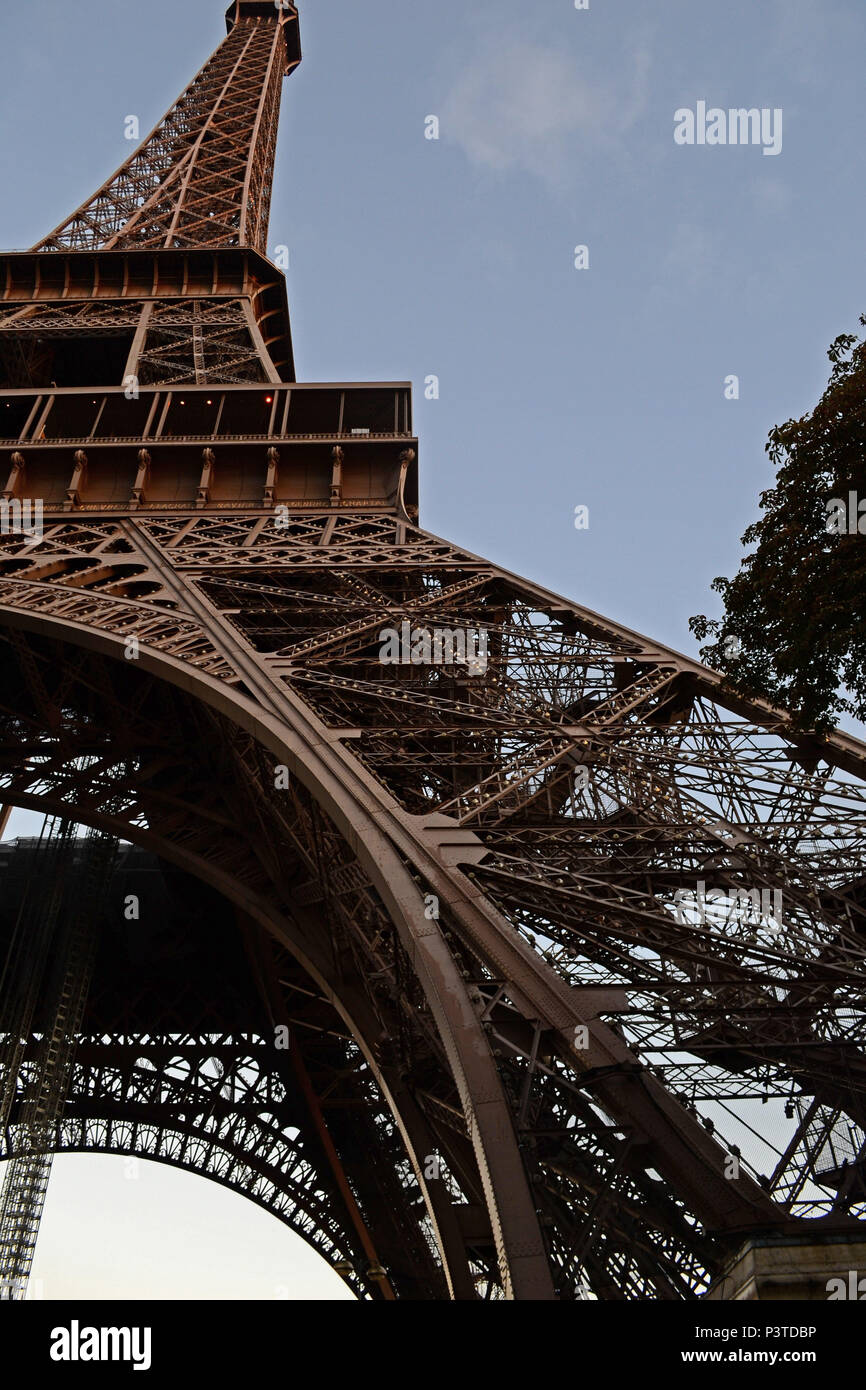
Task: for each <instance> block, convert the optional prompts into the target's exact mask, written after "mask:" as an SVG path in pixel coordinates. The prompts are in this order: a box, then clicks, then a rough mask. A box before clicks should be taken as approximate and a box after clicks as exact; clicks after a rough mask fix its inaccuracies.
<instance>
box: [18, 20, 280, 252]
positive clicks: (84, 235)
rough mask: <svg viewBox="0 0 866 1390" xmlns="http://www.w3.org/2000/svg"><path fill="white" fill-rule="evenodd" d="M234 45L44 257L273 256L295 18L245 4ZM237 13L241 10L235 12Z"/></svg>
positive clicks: (48, 243) (46, 247) (46, 243)
mask: <svg viewBox="0 0 866 1390" xmlns="http://www.w3.org/2000/svg"><path fill="white" fill-rule="evenodd" d="M239 8H240V10H241V14H240V17H239V18H238V19H237V22H235V21H234V19H232V21H231V28H230V32H229V35H228V38H227V39H225V40H224V42H223V43H222V44H221V45H220V46H219V48H218V49H217V50H216V52H215V53H214V54H213V55H212V56H211V58H210V59H209V60H208V61H207V63H205V65H204V67H203V68H202V69H201V72H199V73H198V75H197V76H196V77H195V79H194V80H193V82H192V83H191V84H190V86H189V87H187V89H186V91H185V92H184V93H183V95H182V96H181V97H180V98H179V99H178V101H177V102H176V103H175V104H174V106H173V107H172V108H171V110H170V111H168V112H167V113H166V115H165V116H164V117H163V118H162V120H161V121H160V122H159V124H158V125H157V126H156V128H155V129H154V130H153V131H152V132H151V134H150V135H149V136H147V138H146V139H145V141H144V142H143V144H142V145H141V146H140V147H139V148H138V149H137V150H136V151H135V153H134V154H132V155H131V156H130V158H129V159H128V160H127V161H126V163H125V164H123V165H122V166H121V167H120V168H119V169H118V170H117V172H116V173H115V174H113V175H112V176H111V178H110V179H109V180H108V181H107V183H105V184H103V186H102V188H100V189H99V190H98V192H96V193H95V194H94V195H93V197H92V198H89V199H88V201H87V202H86V203H83V204H82V206H81V207H80V208H79V209H78V210H77V211H76V212H74V213H73V214H72V216H71V217H70V218H68V219H67V220H66V221H65V222H63V223H61V224H60V226H59V227H57V228H56V229H55V230H54V231H53V232H52V233H51V234H50V236H47V237H45V239H44V240H43V241H41V242H39V244H38V245H37V247H36V248H35V249H36V250H37V251H60V250H64V249H67V250H72V251H91V250H95V249H97V248H99V249H102V250H121V249H131V248H145V247H146V248H152V249H171V248H173V247H207V246H251V247H253V248H254V249H255V250H257V251H259V252H260V253H261V254H262V255H264V254H265V251H266V239H267V225H268V215H269V211H270V200H271V186H272V179H273V165H274V153H275V150H276V141H277V127H278V122H279V107H280V91H281V86H282V80H283V78H284V76H285V75H286V73H287V72H290V71H292V69H293V68H294V67H295V66H297V63H298V61H299V56H300V55H299V53H298V52H296V45H297V39H296V36H295V31H296V29H297V11H296V10H295V9H294V7H293V6H291V5H286V6H283V7H279V8H278V7H276V6H273V5H272V6H270V13H269V14H268V15H267V16H263V15H262V14H261V9H262V7H261V6H249V5H245V4H242V5H241V6H240V7H239ZM232 9H233V10H234V6H232Z"/></svg>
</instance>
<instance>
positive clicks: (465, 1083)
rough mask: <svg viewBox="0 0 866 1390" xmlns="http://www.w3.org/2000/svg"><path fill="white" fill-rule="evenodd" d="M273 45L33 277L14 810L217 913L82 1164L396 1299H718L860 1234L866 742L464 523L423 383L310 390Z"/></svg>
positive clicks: (288, 46)
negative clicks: (83, 839) (562, 590)
mask: <svg viewBox="0 0 866 1390" xmlns="http://www.w3.org/2000/svg"><path fill="white" fill-rule="evenodd" d="M228 23H229V34H228V38H227V40H226V42H225V43H224V44H223V46H222V48H221V49H220V50H218V52H217V54H216V55H215V56H214V58H213V59H211V61H210V63H209V64H208V65H207V66H206V67H205V68H204V69H203V70H202V73H201V74H200V75H199V77H198V78H197V79H196V82H195V83H194V84H193V86H192V87H191V88H190V89H188V91H187V93H186V94H185V96H184V97H183V98H182V99H181V103H180V104H179V106H178V108H176V109H175V110H174V111H173V112H172V113H170V114H169V116H168V117H166V119H165V121H163V122H162V123H161V125H160V126H159V127H158V128H157V132H155V134H154V136H152V137H151V138H150V140H148V141H147V142H146V143H145V145H144V146H143V147H142V150H141V151H140V152H139V153H138V154H136V155H135V156H133V159H132V160H130V161H129V163H128V164H127V165H126V166H125V168H124V169H123V170H122V171H121V172H120V174H119V175H116V176H115V178H114V179H113V180H112V181H111V182H110V183H109V184H107V185H106V186H105V188H104V189H103V190H101V191H100V193H99V194H97V195H96V197H95V198H94V199H93V200H91V202H90V203H89V204H86V205H85V207H84V208H83V209H81V210H80V211H79V212H78V213H77V214H75V215H74V217H73V218H72V219H70V221H69V222H67V223H65V224H63V226H62V227H61V228H60V229H59V230H58V232H56V233H54V234H53V235H52V236H51V237H49V238H48V239H47V240H46V241H45V242H44V243H42V245H41V246H40V247H39V248H37V249H36V250H35V251H34V252H32V253H28V254H25V255H7V256H4V257H2V258H0V287H4V288H3V289H2V293H0V300H2V304H0V343H2V349H0V363H2V367H3V371H4V372H5V385H4V386H3V387H2V394H0V420H2V422H3V423H2V424H0V430H2V435H3V437H2V439H0V450H2V451H3V452H4V453H5V456H6V459H7V462H8V481H7V485H6V489H5V492H4V493H3V498H4V500H5V506H6V510H7V512H8V513H9V514H10V515H12V516H13V517H14V518H17V519H19V520H20V519H21V517H23V516H24V515H25V509H26V505H27V503H28V501H30V500H32V499H40V500H41V501H42V502H43V503H44V512H45V516H44V533H43V534H42V535H41V536H34V535H33V534H28V533H27V530H26V527H25V526H24V524H23V522H22V524H21V525H20V526H19V528H18V533H16V532H15V531H14V529H11V528H7V530H8V534H5V535H3V536H2V538H0V539H2V551H0V623H2V630H0V640H2V652H3V659H2V662H0V786H2V796H3V799H4V800H5V801H6V802H7V803H9V804H11V805H16V806H22V807H27V808H31V809H35V810H40V811H45V812H47V813H50V814H53V815H57V816H62V817H66V818H67V819H73V820H75V821H76V822H79V823H81V824H84V825H87V826H91V827H95V828H96V829H98V830H101V831H103V832H106V833H108V834H110V835H113V836H115V837H116V838H117V839H119V840H122V841H126V842H130V843H131V844H133V845H136V846H138V847H139V850H141V851H146V852H147V853H148V854H149V855H151V856H154V857H155V858H154V863H156V864H158V865H160V866H162V867H161V868H160V873H161V874H162V875H163V878H164V882H165V884H166V885H167V888H166V891H167V892H168V896H169V901H170V902H173V903H175V906H176V905H177V904H178V903H180V902H183V901H188V900H189V896H190V895H189V892H188V891H186V890H185V896H184V893H183V892H182V891H181V888H180V887H179V885H180V884H181V883H183V884H186V885H187V889H188V885H189V884H190V882H194V883H195V884H196V885H197V892H198V894H199V896H200V897H201V898H202V901H203V902H204V903H205V905H206V921H205V925H204V926H202V927H201V930H200V936H199V939H198V944H196V943H195V941H194V940H193V936H194V933H193V929H192V927H189V926H187V927H185V928H184V927H181V926H179V927H178V928H177V931H176V934H175V941H174V948H173V951H172V952H171V953H169V957H168V959H169V961H170V967H169V966H166V968H165V970H164V971H163V976H164V978H163V979H162V981H161V984H160V988H159V989H157V988H156V987H155V986H154V988H153V989H151V990H150V993H149V994H147V995H146V998H145V999H144V1000H143V1002H142V1000H140V997H139V992H138V991H137V990H136V988H135V987H134V985H133V982H132V981H129V980H127V981H126V983H123V981H122V980H121V982H120V983H117V985H116V988H115V989H114V993H113V994H111V991H109V995H110V999H111V1006H110V1007H108V1008H106V1007H105V997H106V996H105V992H104V991H102V992H100V991H99V990H97V991H96V994H95V996H94V997H93V998H92V999H91V1003H90V1004H89V1005H88V1014H87V1015H86V1016H85V1019H84V1023H83V1025H82V1037H81V1039H80V1044H79V1050H78V1052H77V1054H76V1056H77V1062H76V1080H75V1083H74V1084H73V1087H72V1090H71V1092H70V1096H69V1100H68V1103H67V1108H66V1111H65V1114H64V1117H63V1119H62V1121H61V1122H59V1124H58V1127H57V1133H56V1143H57V1146H58V1147H67V1148H76V1149H86V1150H90V1151H111V1152H124V1153H139V1154H143V1155H146V1156H149V1157H154V1158H157V1159H161V1160H162V1161H165V1162H172V1163H178V1164H182V1165H185V1166H187V1167H189V1168H191V1169H193V1170H194V1171H198V1172H202V1173H205V1174H207V1175H209V1176H212V1177H215V1178H216V1179H217V1180H219V1181H223V1182H227V1183H229V1185H234V1186H236V1187H237V1188H238V1189H239V1190H241V1191H244V1192H246V1193H247V1194H248V1195H249V1196H251V1197H252V1198H253V1199H254V1200H256V1201H259V1202H261V1203H263V1204H264V1205H265V1206H267V1207H268V1209H270V1210H272V1211H273V1212H274V1213H275V1214H276V1215H278V1216H280V1217H282V1219H284V1220H286V1221H288V1222H290V1223H291V1224H293V1225H294V1226H295V1228H296V1229H298V1230H300V1231H301V1233H302V1234H303V1235H305V1236H306V1238H307V1239H309V1240H311V1241H312V1242H313V1243H314V1244H315V1245H316V1246H317V1248H319V1249H320V1250H321V1251H322V1253H323V1254H324V1255H325V1256H326V1257H327V1258H329V1259H331V1261H332V1263H334V1265H335V1266H336V1267H337V1268H338V1269H339V1270H340V1271H341V1273H343V1274H344V1277H346V1278H347V1280H349V1282H350V1283H351V1284H352V1286H353V1287H354V1288H355V1289H356V1291H357V1292H359V1293H363V1294H364V1295H366V1296H371V1297H398V1298H399V1297H415V1298H437V1297H456V1298H465V1299H468V1298H475V1297H479V1296H481V1297H488V1298H495V1297H501V1296H506V1297H513V1298H536V1299H537V1298H540V1299H545V1298H553V1297H560V1298H563V1299H570V1298H576V1297H584V1296H586V1291H587V1290H591V1291H592V1294H594V1295H595V1296H596V1297H598V1298H603V1299H631V1298H646V1297H652V1298H664V1299H680V1298H689V1297H696V1296H700V1295H701V1294H702V1293H704V1292H705V1291H706V1289H707V1288H708V1286H709V1284H710V1282H711V1281H712V1280H713V1279H714V1277H716V1276H717V1275H718V1274H719V1272H720V1271H721V1270H722V1269H723V1267H724V1266H725V1264H726V1262H727V1261H728V1260H729V1258H730V1257H731V1255H732V1254H733V1253H734V1252H735V1251H736V1250H737V1248H738V1247H739V1246H740V1244H741V1243H742V1242H743V1241H744V1240H745V1239H746V1238H748V1237H753V1236H765V1237H773V1236H780V1237H786V1236H789V1235H792V1234H798V1233H802V1234H806V1235H809V1234H812V1235H814V1234H815V1233H816V1232H821V1233H826V1232H831V1233H833V1232H838V1233H844V1232H846V1231H862V1217H863V1215H864V1212H866V1190H864V1186H863V1176H862V1175H863V1145H864V1138H866V1115H864V1104H866V1062H864V1051H863V1045H864V1036H863V1035H864V1028H866V1020H864V1013H863V1006H862V998H863V978H864V944H866V937H864V908H866V796H864V787H863V782H864V774H866V749H864V746H863V745H862V744H860V743H859V742H857V741H856V740H854V739H852V738H849V737H847V736H845V735H842V734H838V735H835V736H833V737H830V738H828V739H824V740H818V739H815V738H812V737H809V736H805V735H802V734H800V733H797V732H796V731H795V730H794V729H793V728H792V725H791V721H790V719H789V717H788V716H787V715H786V714H785V712H784V711H780V710H775V709H771V708H769V707H767V706H765V705H762V704H760V703H757V702H755V701H750V700H747V699H746V698H744V697H743V696H742V695H740V694H739V693H738V692H737V691H736V690H733V689H731V688H728V687H726V686H724V685H723V683H722V681H721V679H720V677H719V676H717V675H716V674H715V673H713V672H712V671H709V670H707V669H705V668H703V667H701V666H700V665H699V664H697V663H695V662H694V661H691V660H689V659H688V658H686V657H684V656H681V655H679V654H678V653H676V652H673V651H670V650H668V649H666V648H664V647H662V646H660V645H659V644H657V643H654V642H652V641H650V640H649V639H647V638H644V637H641V636H640V635H639V634H636V633H634V632H631V631H629V630H628V629H626V628H624V627H623V626H621V625H620V624H617V623H615V622H612V621H610V620H608V619H606V618H603V617H600V616H599V615H597V614H595V613H592V612H589V611H588V610H586V609H584V608H582V607H580V606H579V605H577V604H575V603H572V602H570V601H568V600H566V599H563V598H561V597H559V596H557V595H555V594H552V593H549V592H547V591H545V590H543V589H541V588H539V587H538V586H536V585H534V584H532V583H531V582H529V581H527V580H524V579H521V578H519V577H517V576H514V575H512V574H509V573H507V572H506V571H504V570H502V569H501V568H499V567H497V566H495V565H492V564H490V563H489V562H487V561H485V560H483V559H481V558H479V557H477V556H475V555H473V554H470V553H469V552H467V551H465V550H462V549H460V548H458V547H456V546H454V545H451V544H450V543H448V542H447V541H445V540H442V539H440V538H438V537H436V536H433V535H431V534H429V533H428V532H426V531H424V530H423V529H421V527H420V525H419V519H418V512H417V448H418V445H417V440H416V439H415V437H414V434H413V430H412V417H411V391H410V388H409V385H408V383H401V382H397V383H380V384H376V385H363V384H359V383H331V384H328V385H321V386H310V385H301V384H298V383H297V382H295V381H294V371H293V367H292V356H291V345H290V342H289V338H288V313H287V309H286V298H285V287H284V283H283V277H282V276H281V275H280V273H279V272H278V271H277V270H276V268H275V267H274V266H273V265H272V264H271V263H270V262H268V261H267V259H266V257H265V256H264V254H263V253H264V251H265V241H264V235H265V227H266V222H267V201H268V196H269V189H270V178H271V164H272V156H273V150H274V140H275V136H276V119H277V102H278V90H279V77H280V76H281V75H282V73H284V72H286V71H290V70H291V68H292V67H293V66H294V65H295V63H296V62H297V60H298V58H299V56H300V50H299V48H298V41H297V14H296V11H295V10H294V9H293V8H292V7H291V6H285V7H283V8H282V9H278V8H276V7H275V6H274V5H272V4H264V3H262V4H252V3H239V4H235V5H233V6H232V7H231V9H230V11H229V16H228ZM253 112H255V113H257V114H256V120H255V121H253V122H252V123H251V122H250V114H251V113H253ZM211 214H212V215H211ZM231 306H234V307H233V308H232V307H231ZM229 310H231V312H233V313H237V314H238V315H240V318H239V319H238V320H237V323H238V324H239V323H240V319H241V318H242V319H243V324H244V325H245V328H244V330H243V331H241V329H240V328H238V329H237V332H236V333H235V332H234V330H232V332H231V333H229V339H231V342H232V345H233V346H232V351H235V350H237V352H238V353H239V354H240V359H239V361H236V362H235V364H234V365H232V366H231V367H229V366H228V365H227V352H228V349H227V347H226V343H227V341H228V339H227V337H226V333H227V328H226V323H225V321H224V315H225V314H226V313H228V312H229ZM221 316H222V317H221ZM236 327H237V325H236ZM169 330H170V331H169ZM175 330H176V333H175ZM172 333H175V336H174V337H173V338H172V336H171V335H172ZM244 333H245V334H246V336H244ZM70 334H74V335H75V340H74V341H75V351H74V353H73V352H70V351H69V349H68V342H67V340H68V338H69V335H70ZM124 335H126V336H125V337H124ZM232 335H234V336H232ZM169 339H171V341H172V343H173V344H174V347H172V348H171V349H170V350H169V348H168V347H167V346H166V344H167V342H168V341H169ZM119 341H120V347H118V342H119ZM244 354H246V355H244ZM112 373H114V375H112ZM244 373H246V375H244ZM83 374H87V379H86V380H82V379H81V377H82V375H83ZM130 374H131V375H132V376H133V377H134V378H135V383H134V385H135V389H134V390H132V391H130V389H129V386H128V382H127V377H128V376H129V375H130ZM239 378H241V379H239ZM125 384H126V389H124V386H125ZM16 508H17V511H16ZM389 631H393V632H395V633H397V634H400V635H401V637H402V636H405V635H407V634H408V637H409V640H410V647H409V649H408V650H407V649H406V648H403V649H402V657H401V659H398V660H397V662H396V663H394V664H389V663H386V662H383V660H382V652H383V633H385V632H389ZM425 633H426V634H428V635H429V636H430V637H432V639H433V640H432V642H431V643H430V644H429V646H428V648H427V650H426V652H425V649H424V641H423V636H424V634H425ZM437 633H438V634H439V636H438V638H437ZM443 634H444V635H443ZM448 634H452V635H453V634H463V635H464V637H465V636H466V635H467V634H469V635H471V634H474V635H475V639H477V640H479V642H480V639H481V638H482V637H483V651H484V659H483V661H480V662H479V663H477V664H476V666H475V667H474V668H472V667H470V666H468V665H467V664H466V663H465V662H464V661H461V660H460V659H459V657H460V651H459V650H456V649H455V646H454V645H453V643H454V641H455V639H454V638H453V636H448ZM413 636H414V640H415V641H416V643H417V646H416V647H415V655H416V658H417V659H416V660H413V659H412V648H411V641H412V640H413ZM402 658H405V659H402ZM703 893H706V894H714V897H713V898H712V899H711V900H710V903H709V904H708V905H707V904H706V902H705V899H704V897H703V896H701V895H702V894H703ZM762 894H763V895H765V896H764V897H763V898H762V896H761V895H762ZM776 895H778V896H776ZM755 904H757V906H755ZM767 904H769V905H770V907H769V909H768V910H765V908H766V905H767ZM200 911H201V912H204V911H205V908H204V907H202V908H201V909H200ZM144 920H145V918H144V917H143V918H142V921H144ZM216 923H218V924H219V929H220V933H221V935H220V942H221V943H222V944H218V943H217V942H216V936H217V933H216V931H215V929H214V930H212V931H210V930H209V926H213V924H216ZM104 936H105V943H104V953H106V952H107V953H108V959H109V964H108V965H107V966H105V967H104V968H105V970H106V971H107V972H108V975H109V976H110V974H111V970H112V969H115V971H117V970H119V968H120V967H119V966H115V967H112V966H111V964H110V955H111V953H110V943H111V933H110V931H109V929H108V928H107V927H106V929H105V933H104ZM184 943H186V945H184ZM241 957H242V958H243V960H244V962H246V964H245V966H244V970H243V971H239V969H238V966H237V960H238V959H240V958H241ZM240 980H243V987H241V985H240V984H239V983H238V982H239V981H240ZM169 983H171V984H172V989H169V988H168V985H169ZM172 991H173V992H172ZM238 991H240V995H241V999H240V1002H239V1003H238V1004H237V1008H235V1003H233V1002H232V1001H233V999H234V996H235V994H237V993H238ZM175 996H176V1000H175ZM173 1001H174V1002H173ZM139 1003H141V1008H139ZM145 1004H146V1007H145ZM280 1026H285V1027H288V1028H289V1030H290V1033H291V1038H292V1046H291V1047H290V1049H289V1051H288V1053H286V1054H281V1053H280V1052H279V1050H278V1049H275V1047H274V1042H273V1038H274V1030H275V1028H279V1027H280ZM10 1134H11V1139H10V1145H11V1147H12V1149H13V1151H14V1143H15V1134H16V1130H15V1126H14V1125H13V1126H12V1128H11V1130H10Z"/></svg>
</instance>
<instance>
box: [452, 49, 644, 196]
mask: <svg viewBox="0 0 866 1390" xmlns="http://www.w3.org/2000/svg"><path fill="white" fill-rule="evenodd" d="M649 66H650V58H649V53H648V51H647V50H646V49H644V48H641V49H637V50H636V51H635V52H634V53H633V55H632V61H631V68H630V71H629V73H628V74H627V76H626V77H624V79H623V83H622V90H616V89H615V88H614V87H612V86H611V85H609V84H606V83H603V82H600V81H598V80H594V79H589V78H586V77H584V76H583V75H582V74H581V72H580V71H579V70H578V68H577V65H576V62H575V59H574V58H573V57H570V56H568V55H566V54H564V53H562V52H559V51H558V50H556V49H551V48H545V47H542V46H540V45H538V44H527V43H524V42H520V41H518V40H516V39H511V40H506V41H504V42H502V41H500V42H499V43H497V44H489V45H488V46H487V47H486V48H485V49H483V50H482V51H481V52H479V53H478V55H477V56H476V57H475V58H474V59H473V60H472V61H470V62H469V63H468V64H467V66H466V67H465V68H464V69H463V71H462V72H461V73H460V74H459V75H458V76H457V78H456V79H455V81H454V84H453V86H452V88H451V90H450V92H449V94H448V97H447V98H446V100H445V102H444V104H443V108H442V134H443V137H444V138H446V139H451V140H454V141H456V142H457V143H458V144H459V145H460V146H461V147H462V148H463V150H464V151H465V153H466V154H467V156H468V157H469V159H470V160H471V161H472V162H473V163H474V164H477V165H480V166H483V167H486V168H489V169H493V170H498V171H507V170H512V169H524V170H528V171H530V172H531V173H533V174H536V175H538V176H540V177H541V178H543V179H546V180H547V181H550V182H553V183H557V184H561V183H563V182H565V181H567V180H568V177H569V175H570V173H572V172H573V171H574V169H575V167H576V165H577V163H578V162H579V161H580V160H581V158H582V157H583V156H585V155H586V154H587V153H588V152H590V151H595V150H598V149H607V150H608V151H609V150H610V149H612V148H613V147H615V146H617V145H618V144H619V143H620V141H621V139H622V137H623V135H624V134H625V133H626V132H627V131H628V130H629V129H630V128H631V127H632V126H633V125H634V124H635V122H636V121H637V120H638V119H639V118H640V116H641V114H642V112H643V111H644V109H645V106H646V100H647V77H648V72H649Z"/></svg>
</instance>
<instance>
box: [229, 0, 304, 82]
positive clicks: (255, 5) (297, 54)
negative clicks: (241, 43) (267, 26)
mask: <svg viewBox="0 0 866 1390" xmlns="http://www.w3.org/2000/svg"><path fill="white" fill-rule="evenodd" d="M275 16H276V18H277V19H278V20H279V22H280V24H281V26H282V29H283V34H284V36H285V40H286V73H287V74H288V73H290V72H291V71H292V69H293V68H296V67H297V65H298V63H299V62H300V61H301V34H300V26H299V24H298V7H297V5H293V4H292V3H291V0H232V4H231V5H229V7H228V9H227V10H226V28H227V30H228V32H229V33H231V31H232V29H234V27H235V25H236V24H238V23H239V22H240V21H242V20H245V19H263V20H273V19H274V17H275Z"/></svg>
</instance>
